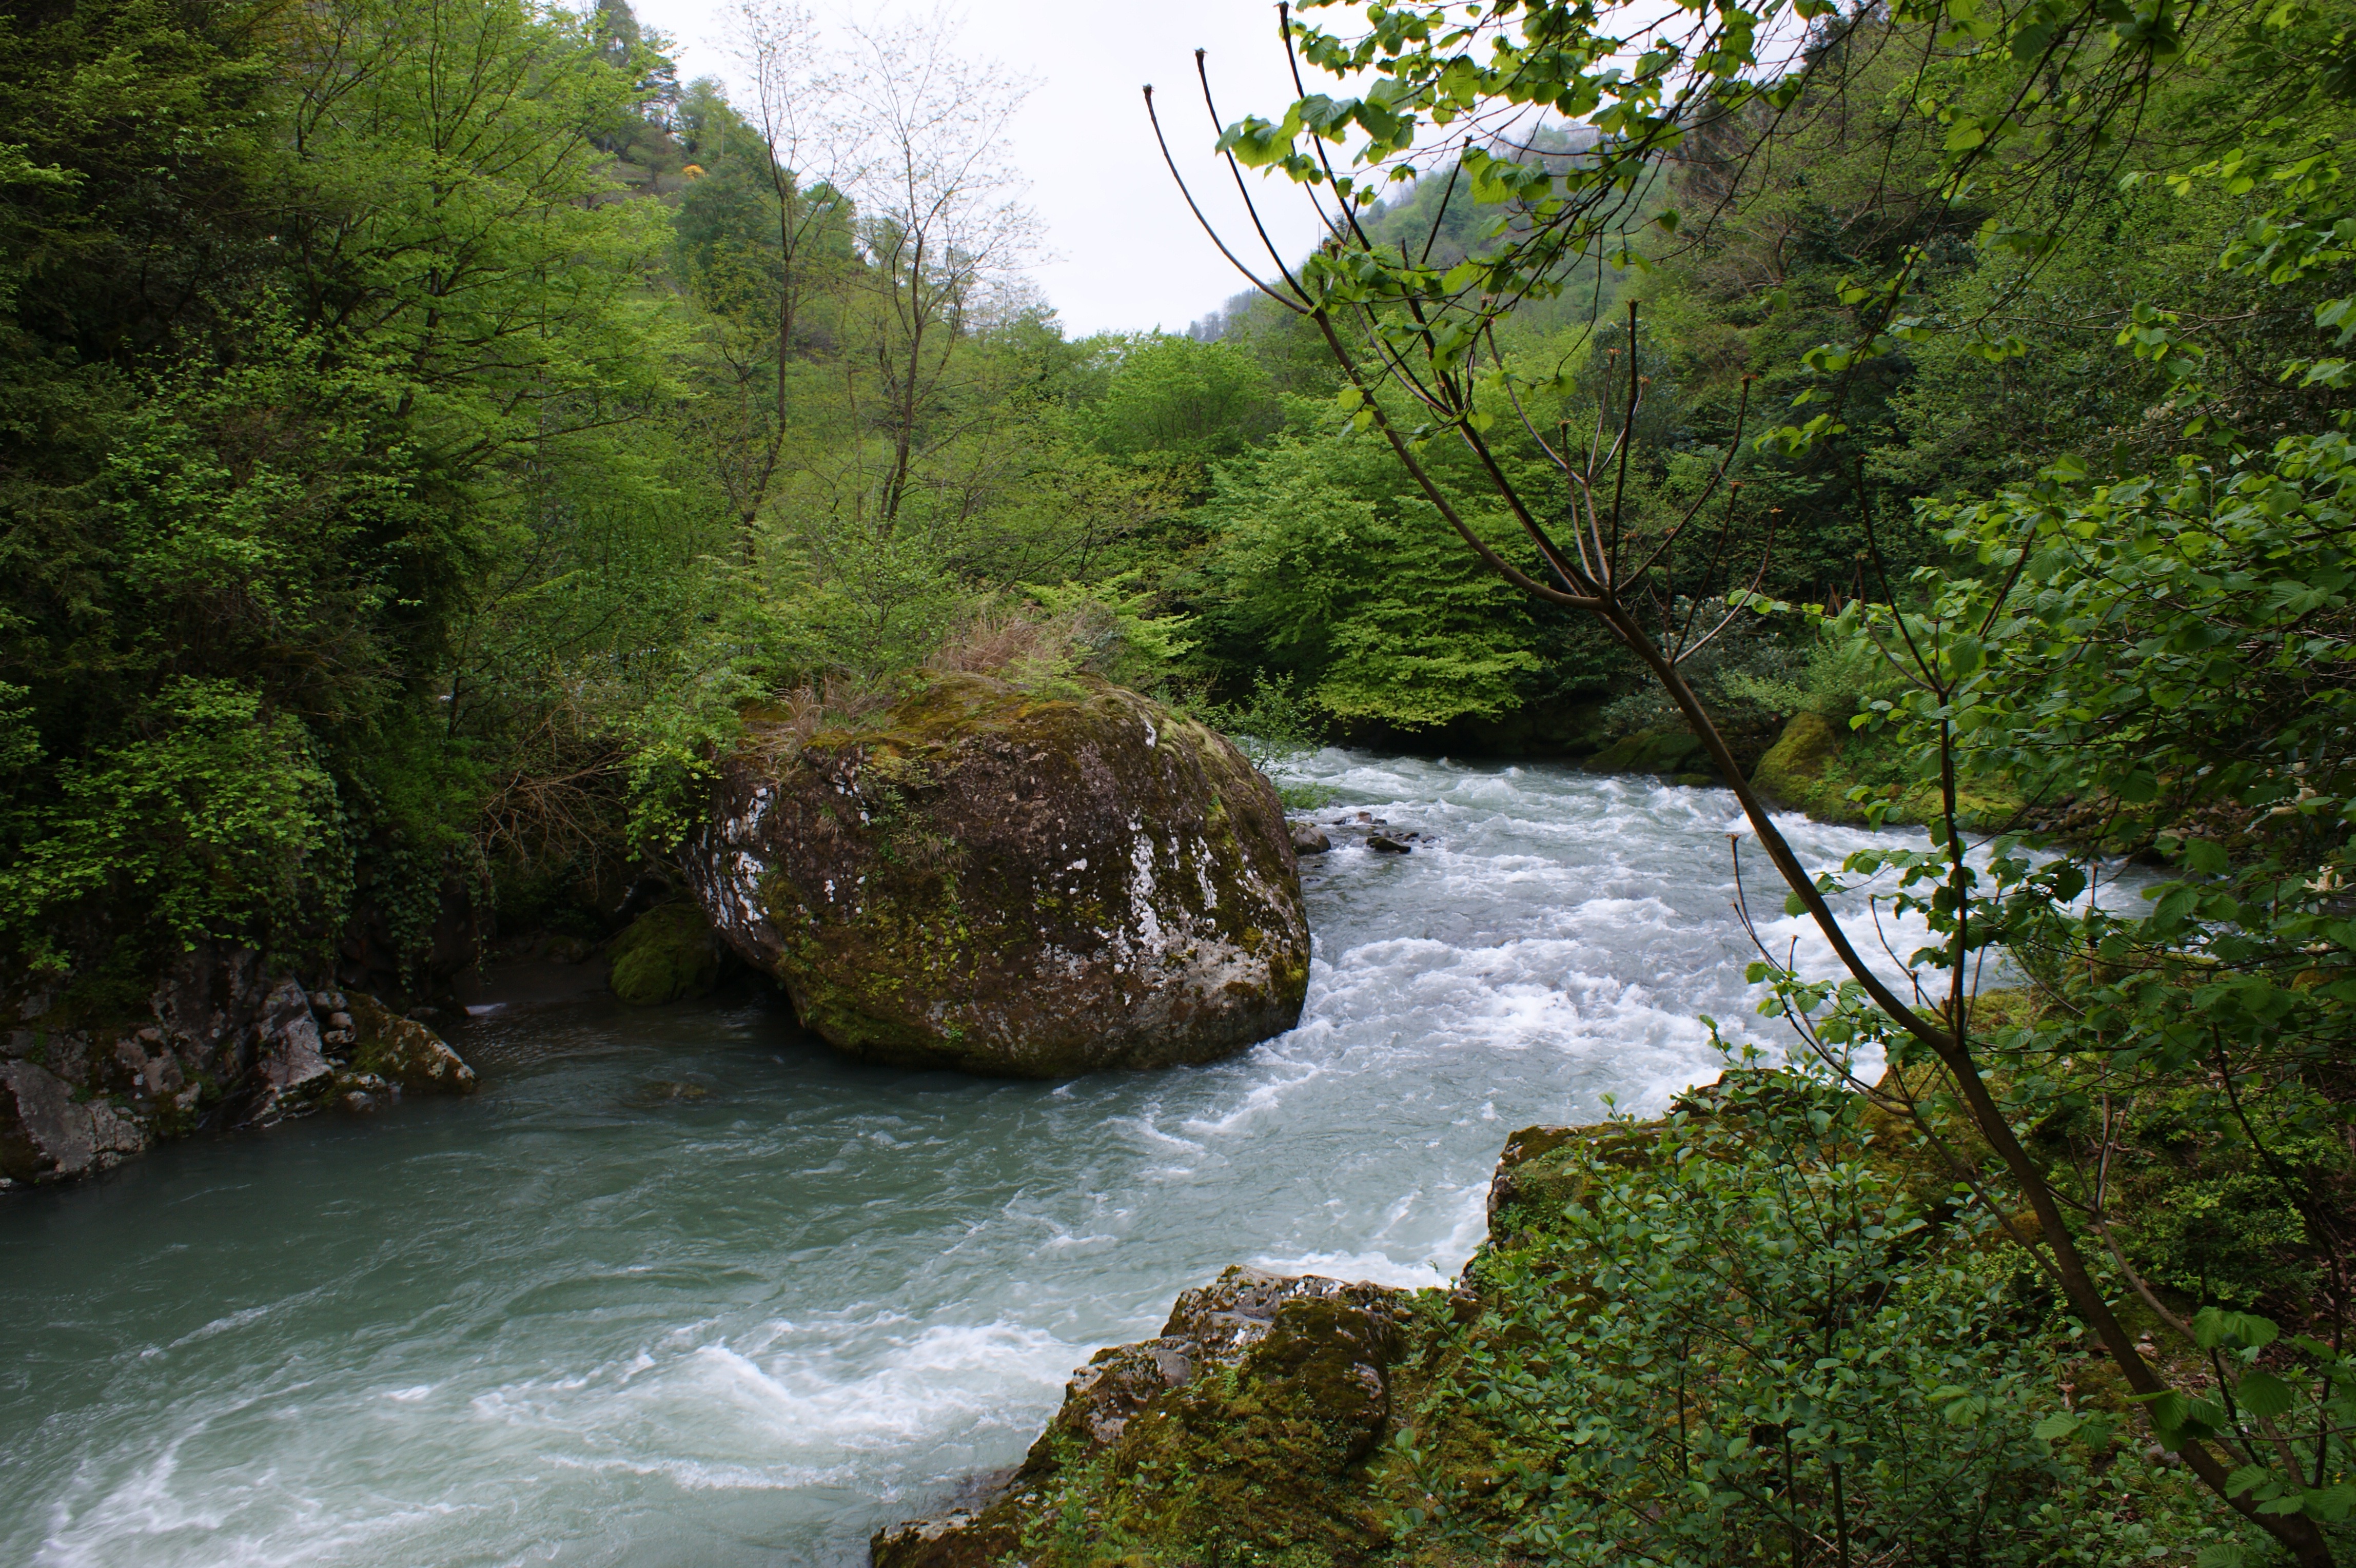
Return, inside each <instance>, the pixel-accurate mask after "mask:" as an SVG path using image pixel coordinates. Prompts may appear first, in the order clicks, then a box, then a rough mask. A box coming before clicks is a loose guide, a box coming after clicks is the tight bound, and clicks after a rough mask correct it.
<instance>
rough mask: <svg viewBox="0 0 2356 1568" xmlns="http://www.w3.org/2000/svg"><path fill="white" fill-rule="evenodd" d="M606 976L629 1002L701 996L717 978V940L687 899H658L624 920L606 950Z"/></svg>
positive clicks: (651, 1003)
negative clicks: (611, 966) (608, 964)
mask: <svg viewBox="0 0 2356 1568" xmlns="http://www.w3.org/2000/svg"><path fill="white" fill-rule="evenodd" d="M606 956H607V957H609V958H611V959H612V960H613V963H614V972H613V974H612V976H611V977H610V978H609V979H608V980H607V981H606V984H607V985H608V986H610V987H611V988H612V989H613V993H614V994H615V995H616V996H618V997H620V998H621V999H622V1000H623V1001H625V1002H626V1003H628V1004H630V1005H631V1006H633V1007H659V1006H660V1005H662V1004H664V1003H666V1002H684V1001H687V1000H689V999H691V998H693V997H697V996H701V995H702V994H703V993H706V992H708V991H710V990H711V989H712V987H713V986H714V985H717V984H718V983H720V961H721V956H722V954H721V947H720V939H719V937H718V935H717V934H716V933H714V932H713V930H712V921H711V920H710V918H707V917H706V916H705V915H704V913H703V911H702V910H701V909H700V908H697V907H696V906H694V905H692V904H664V905H661V906H659V907H658V908H652V909H649V910H648V911H647V912H646V913H645V914H643V915H641V916H639V917H638V918H637V919H636V920H633V921H632V922H630V926H629V929H626V930H625V931H624V932H623V933H622V934H621V935H620V936H618V937H616V938H615V939H614V941H613V945H612V946H611V947H609V948H608V949H606Z"/></svg>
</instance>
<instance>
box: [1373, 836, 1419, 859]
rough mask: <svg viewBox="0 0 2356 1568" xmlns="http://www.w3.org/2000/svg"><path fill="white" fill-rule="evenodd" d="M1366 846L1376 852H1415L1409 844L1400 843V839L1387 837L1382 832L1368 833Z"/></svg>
mask: <svg viewBox="0 0 2356 1568" xmlns="http://www.w3.org/2000/svg"><path fill="white" fill-rule="evenodd" d="M1366 847H1367V848H1368V849H1370V850H1373V851H1374V852H1375V853H1376V854H1414V853H1415V851H1413V850H1411V849H1409V848H1408V846H1407V845H1405V844H1403V843H1399V841H1398V840H1397V839H1395V838H1387V837H1385V836H1384V835H1383V834H1381V833H1370V834H1368V835H1367V837H1366Z"/></svg>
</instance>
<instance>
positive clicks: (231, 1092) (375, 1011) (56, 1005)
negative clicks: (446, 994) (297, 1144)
mask: <svg viewBox="0 0 2356 1568" xmlns="http://www.w3.org/2000/svg"><path fill="white" fill-rule="evenodd" d="M5 1018H6V1023H5V1027H6V1033H5V1035H0V1183H5V1184H8V1185H14V1184H16V1183H20V1182H23V1183H42V1182H52V1181H59V1180H64V1179H67V1178H70V1177H73V1176H87V1175H90V1174H91V1173H92V1172H96V1171H102V1170H104V1169H106V1168H107V1167H108V1166H110V1165H114V1164H116V1163H117V1162H119V1161H120V1160H122V1159H123V1158H124V1157H125V1156H126V1155H135V1154H137V1153H139V1152H140V1151H141V1150H143V1149H145V1148H147V1147H148V1146H149V1145H151V1144H155V1143H157V1142H160V1141H162V1140H164V1139H166V1138H175V1137H184V1136H187V1135H188V1134H189V1133H198V1132H226V1131H230V1130H232V1129H237V1128H244V1127H257V1126H267V1125H269V1124H270V1123H272V1122H279V1121H284V1120H285V1119H286V1118H288V1117H290V1116H299V1115H304V1114H306V1113H308V1112H312V1111H315V1110H317V1109H319V1108H321V1107H322V1106H324V1105H328V1104H336V1103H340V1104H343V1105H345V1106H347V1108H348V1109H351V1110H356V1111H357V1110H367V1109H370V1108H372V1107H373V1106H374V1105H375V1104H376V1103H378V1102H379V1101H380V1100H381V1099H383V1098H386V1097H390V1096H392V1095H397V1094H399V1093H400V1092H402V1090H410V1091H412V1092H428V1093H465V1092H467V1091H469V1090H473V1089H474V1088H475V1075H474V1072H473V1070H472V1069H469V1068H468V1067H467V1066H466V1063H465V1062H464V1061H462V1060H460V1059H459V1058H458V1056H457V1053H456V1052H455V1051H453V1050H451V1049H450V1047H448V1046H447V1045H444V1043H443V1042H442V1041H441V1040H440V1039H439V1038H437V1037H436V1036H434V1034H433V1032H432V1031H431V1030H429V1029H427V1028H426V1027H425V1026H423V1025H422V1024H418V1023H414V1022H412V1021H411V1020H409V1019H406V1018H399V1017H396V1016H394V1015H392V1014H391V1012H389V1011H388V1010H387V1009H385V1008H383V1007H381V1006H380V1005H378V1004H376V1003H375V1002H374V1001H373V1000H372V999H370V998H369V997H366V996H362V995H359V994H358V993H353V994H352V995H349V996H347V995H346V994H345V993H341V992H325V991H321V992H310V991H305V989H304V988H303V986H302V985H301V984H300V983H298V982H296V981H295V979H294V978H293V977H292V976H291V975H288V974H286V973H284V972H280V971H277V970H275V969H273V966H271V965H270V964H268V963H267V962H266V961H265V960H264V959H263V957H262V955H261V954H259V953H256V952H253V951H252V950H248V949H243V948H232V947H226V946H221V945H219V944H212V943H200V944H198V946H197V947H195V948H193V949H191V950H188V951H187V952H185V953H182V954H181V955H180V956H179V958H178V959H177V961H175V962H174V964H173V965H172V966H171V968H170V969H169V970H168V971H167V972H166V973H165V974H164V976H163V977H162V978H161V979H160V980H159V981H157V982H155V983H154V984H153V986H152V987H151V988H145V989H143V988H141V987H139V986H137V985H135V984H134V985H123V984H118V985H115V986H113V987H112V988H108V987H102V986H100V985H97V984H95V983H91V981H89V980H88V979H87V978H85V979H84V980H83V981H82V982H81V983H80V984H79V985H75V984H70V983H56V984H51V985H48V986H46V987H36V988H35V989H33V990H32V991H30V992H28V993H26V994H24V995H21V996H18V997H16V998H14V999H13V1002H12V1004H11V1005H10V1006H9V1009H8V1012H7V1014H6V1015H5Z"/></svg>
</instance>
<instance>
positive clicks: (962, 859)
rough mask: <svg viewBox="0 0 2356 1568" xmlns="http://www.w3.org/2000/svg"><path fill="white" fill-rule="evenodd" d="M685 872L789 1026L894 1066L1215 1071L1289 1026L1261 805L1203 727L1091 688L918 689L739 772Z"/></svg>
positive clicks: (1026, 1072)
mask: <svg viewBox="0 0 2356 1568" xmlns="http://www.w3.org/2000/svg"><path fill="white" fill-rule="evenodd" d="M688 865H689V872H690V875H691V878H692V879H693V881H694V883H695V886H696V890H697V893H698V896H699V897H700V898H701V902H702V904H703V906H704V908H706V909H708V910H709V911H711V913H712V917H713V919H714V921H715V923H716V924H717V926H718V927H719V929H720V932H721V934H722V936H723V939H724V940H726V941H727V943H728V944H729V946H730V947H732V948H733V949H734V950H735V951H737V952H738V953H740V954H741V955H743V956H744V958H745V959H746V960H747V961H749V962H751V963H752V964H753V965H754V966H755V968H758V969H760V970H762V971H763V972H766V973H768V974H771V975H774V976H775V977H776V978H777V979H778V980H779V981H780V982H781V983H783V984H784V985H785V987H786V989H787V993H789V994H790V995H791V996H792V998H793V1002H794V1006H795V1010H796V1012H797V1013H798V1015H799V1016H800V1018H801V1021H802V1023H803V1024H804V1025H805V1026H808V1027H809V1028H810V1029H812V1030H814V1031H816V1032H817V1033H818V1034H819V1035H820V1036H824V1037H825V1038H826V1039H827V1040H829V1041H830V1042H832V1043H833V1044H834V1045H835V1046H837V1047H841V1049H843V1050H845V1051H848V1052H850V1053H851V1054H852V1055H854V1056H859V1057H863V1058H870V1059H873V1060H878V1061H883V1062H888V1063H891V1064H893V1065H895V1066H902V1067H910V1068H953V1069H959V1070H963V1071H969V1072H979V1073H989V1074H994V1075H999V1076H1005V1077H1019V1078H1061V1077H1067V1076H1070V1075H1072V1074H1075V1073H1081V1072H1088V1071H1094V1070H1097V1069H1105V1068H1156V1067H1164V1066H1169V1065H1172V1064H1175V1063H1182V1062H1201V1061H1209V1060H1212V1059H1214V1058H1218V1057H1223V1056H1226V1055H1228V1054H1230V1053H1232V1052H1235V1051H1237V1050H1240V1049H1242V1048H1244V1047H1248V1046H1249V1045H1252V1044H1254V1043H1255V1042H1257V1041H1259V1040H1264V1039H1267V1038H1268V1037H1269V1036H1272V1035H1277V1034H1280V1033H1282V1032H1283V1031H1284V1030H1286V1029H1289V1028H1290V1027H1291V1026H1293V1025H1294V1024H1295V1023H1297V1022H1298V1021H1299V1019H1300V1015H1301V1000H1302V998H1303V996H1304V994H1305V993H1306V992H1307V989H1308V984H1309V923H1308V917H1307V914H1306V911H1305V910H1304V908H1303V907H1302V904H1301V881H1300V873H1299V868H1298V865H1297V863H1296V862H1295V860H1294V855H1293V849H1292V843H1291V840H1290V835H1289V832H1288V831H1287V829H1286V825H1285V820H1284V808H1283V806H1282V804H1281V802H1280V800H1278V798H1277V793H1276V790H1275V789H1274V788H1273V787H1272V786H1271V785H1269V781H1268V780H1267V779H1263V778H1262V777H1260V775H1259V774H1258V772H1256V771H1255V770H1254V769H1253V768H1252V766H1251V764H1250V763H1249V762H1248V761H1247V760H1245V758H1244V757H1243V755H1242V754H1241V753H1240V752H1238V751H1237V750H1236V748H1235V747H1234V746H1231V745H1230V744H1228V742H1227V741H1226V738H1225V737H1223V736H1220V735H1218V734H1217V733H1216V732H1215V731H1213V730H1211V729H1208V728H1206V727H1205V726H1204V725H1200V724H1197V723H1195V722H1194V721H1193V720H1191V719H1188V718H1186V717H1184V716H1183V715H1181V714H1176V713H1173V712H1172V711H1171V710H1170V709H1168V708H1166V707H1163V706H1162V704H1160V703H1155V702H1153V701H1151V699H1149V698H1146V697H1144V696H1141V695H1140V694H1139V693H1135V692H1130V691H1127V690H1124V689H1123V688H1120V687H1118V686H1114V685H1111V684H1109V683H1108V682H1103V681H1098V680H1096V679H1094V678H1092V677H1086V676H1081V677H1075V678H1073V679H1071V680H1070V681H1068V682H1061V683H1058V685H1056V686H1054V687H1050V688H1048V689H1045V690H1036V689H1026V688H1024V687H1022V686H1018V685H1016V684H1013V683H1012V682H1005V681H1001V680H996V679H993V678H991V677H987V676H980V675H969V674H957V675H942V676H937V677H934V678H932V679H931V680H929V681H928V682H926V683H925V684H923V685H921V686H919V687H917V688H916V689H915V690H914V691H912V692H910V693H907V694H906V695H905V697H904V698H903V699H902V700H901V701H900V702H899V703H896V704H894V706H893V707H891V708H890V709H888V710H885V711H883V712H881V713H878V714H872V715H870V716H869V717H868V718H866V719H865V720H863V721H860V722H858V723H855V724H851V725H845V726H843V727H841V728H838V729H831V730H821V731H819V732H818V733H817V734H816V735H814V736H810V737H809V739H808V740H806V741H804V742H802V743H801V744H800V745H799V746H796V747H794V748H793V749H791V750H790V751H789V752H788V753H787V754H786V755H784V756H782V757H779V756H775V755H766V754H762V755H755V754H747V755H744V756H741V757H736V758H734V760H732V761H731V762H730V763H729V764H728V766H727V767H726V768H725V769H724V770H723V779H722V784H721V788H720V789H719V792H718V798H717V800H716V801H715V804H714V810H713V814H712V820H711V822H710V824H709V826H708V827H707V828H706V829H705V831H704V832H702V833H701V835H700V837H699V839H698V840H697V841H696V842H695V843H692V844H691V846H690V852H689V855H688Z"/></svg>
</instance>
